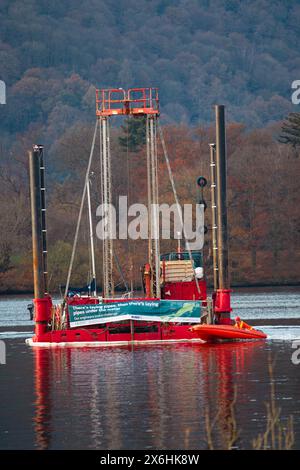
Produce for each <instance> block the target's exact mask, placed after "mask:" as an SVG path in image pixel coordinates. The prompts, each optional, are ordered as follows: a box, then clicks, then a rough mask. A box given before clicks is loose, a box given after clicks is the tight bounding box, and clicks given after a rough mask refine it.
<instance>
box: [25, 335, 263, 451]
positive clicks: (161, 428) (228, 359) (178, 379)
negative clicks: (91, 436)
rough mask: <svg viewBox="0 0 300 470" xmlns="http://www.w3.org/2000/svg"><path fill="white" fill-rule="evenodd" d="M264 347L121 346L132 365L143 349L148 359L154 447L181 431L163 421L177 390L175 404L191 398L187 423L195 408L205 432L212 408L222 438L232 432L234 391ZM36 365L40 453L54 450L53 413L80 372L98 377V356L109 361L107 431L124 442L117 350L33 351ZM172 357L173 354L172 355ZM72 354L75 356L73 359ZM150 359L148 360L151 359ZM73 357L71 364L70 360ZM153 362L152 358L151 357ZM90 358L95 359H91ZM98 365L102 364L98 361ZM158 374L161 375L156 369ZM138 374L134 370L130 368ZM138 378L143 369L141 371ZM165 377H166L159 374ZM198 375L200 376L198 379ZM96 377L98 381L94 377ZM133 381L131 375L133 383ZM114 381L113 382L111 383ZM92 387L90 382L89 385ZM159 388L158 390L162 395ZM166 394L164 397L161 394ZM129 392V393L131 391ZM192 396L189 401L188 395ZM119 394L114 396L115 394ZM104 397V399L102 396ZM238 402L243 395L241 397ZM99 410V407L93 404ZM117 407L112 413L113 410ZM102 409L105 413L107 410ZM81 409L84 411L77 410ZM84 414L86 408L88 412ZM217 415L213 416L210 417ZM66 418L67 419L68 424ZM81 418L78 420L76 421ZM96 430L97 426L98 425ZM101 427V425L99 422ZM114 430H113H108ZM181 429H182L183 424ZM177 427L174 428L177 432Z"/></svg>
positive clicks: (243, 384) (252, 344)
mask: <svg viewBox="0 0 300 470" xmlns="http://www.w3.org/2000/svg"><path fill="white" fill-rule="evenodd" d="M261 344H265V343H264V341H253V342H244V343H242V342H240V343H237V342H236V343H222V344H202V345H174V346H170V345H169V346H166V349H164V348H165V347H164V346H163V345H160V346H147V347H142V346H138V347H136V348H134V349H133V348H132V347H128V348H126V347H124V348H119V353H120V354H126V355H128V365H130V363H131V359H133V358H134V356H132V355H134V354H135V352H136V351H141V350H142V351H143V352H144V354H145V357H146V359H144V361H145V363H146V365H147V367H146V371H145V375H146V377H144V379H145V382H144V383H145V385H146V388H147V390H146V392H145V393H146V396H147V407H148V408H149V410H150V411H149V414H150V417H151V423H150V424H151V425H152V426H151V427H153V429H155V430H156V431H157V432H156V434H155V436H154V437H153V440H154V447H157V448H160V447H162V446H163V443H165V442H166V435H167V434H168V433H169V432H172V431H174V432H175V430H176V431H177V428H178V426H179V427H180V426H181V423H180V422H178V421H177V422H171V423H170V424H169V423H168V422H166V421H164V420H163V414H164V413H165V412H166V411H169V410H168V407H169V404H170V401H172V400H173V401H172V404H173V406H174V391H175V393H176V394H177V397H176V400H178V403H180V401H181V400H184V399H188V401H190V403H191V404H192V406H191V407H190V410H188V411H187V413H191V414H190V415H189V414H188V415H186V416H185V418H187V419H188V420H189V419H190V420H191V421H192V419H193V418H194V417H195V416H193V410H194V412H195V413H196V416H197V419H199V421H202V423H200V424H201V427H202V428H204V417H205V410H206V409H209V411H210V413H211V414H213V413H215V410H217V411H218V417H219V419H218V423H219V431H220V434H221V435H222V434H224V435H226V433H227V434H230V432H231V428H230V426H232V423H231V422H230V416H231V407H232V403H233V400H234V395H235V387H236V384H237V383H238V379H239V376H240V374H242V373H243V372H244V371H245V370H246V369H248V368H249V367H250V364H251V363H252V362H253V355H254V354H255V353H256V351H258V350H259V346H260V345H261ZM158 350H159V352H160V354H159V361H158V362H157V364H156V366H157V370H155V367H153V358H152V361H151V354H152V353H153V352H156V353H157V351H158ZM165 351H168V353H170V351H171V352H172V354H171V356H170V354H169V355H168V360H170V357H171V363H167V361H166V357H167V356H166V355H167V352H165ZM186 352H188V354H187V355H186V356H185V357H188V359H189V363H183V362H182V357H183V355H184V354H186ZM33 353H34V363H35V396H36V400H35V416H34V428H35V435H36V446H37V448H39V449H49V448H50V447H51V439H52V433H53V432H54V431H55V430H54V429H53V423H52V419H53V409H54V408H55V407H61V406H63V396H62V393H64V394H66V395H67V396H69V395H71V389H72V380H73V378H74V376H75V375H76V373H80V371H82V370H84V371H86V372H87V373H89V372H90V375H91V379H93V376H95V377H96V378H97V371H96V362H94V364H95V368H94V367H93V361H94V360H96V361H97V358H98V355H99V358H100V359H101V356H102V357H103V356H104V357H106V358H107V357H109V358H110V360H109V363H107V364H105V363H104V364H102V366H103V368H104V369H105V370H106V369H107V370H108V371H109V374H108V375H107V379H106V380H105V386H106V387H107V390H108V392H109V393H108V394H107V397H106V402H105V403H104V405H103V410H104V411H105V410H106V412H107V416H106V418H107V423H106V424H107V426H108V428H107V430H108V431H109V432H110V433H112V432H113V433H114V435H115V436H117V438H116V439H117V440H118V442H120V443H123V441H124V436H123V435H122V430H121V423H120V419H119V417H118V416H117V415H118V414H119V413H120V410H119V407H118V404H117V403H115V402H114V403H111V402H110V397H111V396H113V394H114V393H113V392H116V391H117V392H121V393H122V386H123V385H122V378H117V377H116V374H118V373H121V372H120V371H117V370H115V369H114V365H115V364H114V358H115V359H116V356H114V354H117V355H118V352H116V351H114V352H113V351H111V356H110V353H109V351H108V350H106V351H105V352H104V350H103V349H101V348H100V349H98V348H97V349H90V348H82V349H80V350H79V349H72V348H49V349H47V348H34V349H33ZM173 353H174V354H173ZM73 355H74V356H73ZM148 355H149V356H148ZM72 356H73V361H72ZM148 358H149V359H148ZM91 359H92V360H91ZM97 362H98V361H97ZM87 364H89V367H90V368H91V369H90V371H89V370H86V368H87ZM170 368H171V373H167V371H170ZM158 370H159V373H157V371H158ZM132 373H133V375H134V369H132ZM137 373H138V374H140V371H139V370H137ZM160 374H162V375H163V376H161V375H160ZM199 374H200V375H201V377H200V379H201V380H199ZM95 377H94V378H95ZM60 380H61V381H62V382H63V383H64V385H63V392H62V391H61V390H62V389H60V391H59V392H58V395H55V400H56V402H55V400H54V398H53V396H52V389H53V384H54V383H55V382H57V381H60ZM134 381H135V377H132V383H133V384H134ZM110 382H111V383H110ZM246 383H247V382H246V381H242V382H241V383H238V385H239V390H238V391H239V393H241V394H242V395H243V396H246V395H247V393H246V390H243V388H245V387H246ZM187 384H189V385H190V388H189V390H188V392H187V391H186V388H187ZM88 386H90V384H88ZM93 386H94V387H97V386H98V382H97V380H96V379H95V380H94V382H93ZM158 390H159V392H158ZM162 391H163V394H162V393H161V392H162ZM127 393H128V391H127ZM187 393H188V394H189V395H188V397H187V396H186V394H187ZM198 394H201V407H200V408H201V409H200V411H199V409H197V407H198V408H199V400H198V401H197V399H198V398H199V396H198ZM115 395H116V393H115ZM102 398H103V399H104V398H105V397H102ZM238 398H239V397H238ZM95 406H97V403H96V404H95ZM111 406H113V409H110V407H111ZM103 410H102V412H103ZM78 411H81V410H78ZM85 411H86V410H85ZM88 413H90V420H91V421H92V422H93V420H95V418H96V416H97V415H96V414H95V409H94V408H93V407H91V408H90V409H89V411H88ZM213 418H214V415H212V419H213ZM67 419H68V418H67V416H66V420H67ZM78 419H80V418H78ZM94 424H95V426H97V423H94ZM98 426H99V423H98ZM112 426H113V428H114V429H113V431H112V430H111V429H110V428H111V427H112ZM182 426H183V425H182ZM175 427H176V429H175ZM190 431H191V429H190V427H189V426H187V425H185V427H182V435H183V438H184V446H185V447H186V448H188V447H189V446H190V442H189V436H190Z"/></svg>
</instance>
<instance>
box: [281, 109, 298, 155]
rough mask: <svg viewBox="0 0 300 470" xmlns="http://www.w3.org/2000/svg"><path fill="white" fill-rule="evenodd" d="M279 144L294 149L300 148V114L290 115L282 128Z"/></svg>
mask: <svg viewBox="0 0 300 470" xmlns="http://www.w3.org/2000/svg"><path fill="white" fill-rule="evenodd" d="M281 132H282V134H281V136H280V137H279V142H281V143H282V144H289V145H292V146H293V147H298V146H300V113H290V114H289V115H288V117H287V118H286V120H285V121H284V123H283V126H282V128H281Z"/></svg>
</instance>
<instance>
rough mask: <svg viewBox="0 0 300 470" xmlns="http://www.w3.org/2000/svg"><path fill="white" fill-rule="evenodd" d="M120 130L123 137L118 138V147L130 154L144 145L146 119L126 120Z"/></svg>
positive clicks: (134, 118) (133, 118)
mask: <svg viewBox="0 0 300 470" xmlns="http://www.w3.org/2000/svg"><path fill="white" fill-rule="evenodd" d="M121 128H122V131H123V134H124V135H123V136H120V137H119V144H120V146H121V147H122V148H123V149H124V150H127V149H128V150H129V151H130V152H138V151H139V150H140V148H141V147H143V146H144V145H145V143H146V118H145V117H144V116H143V117H131V118H127V119H126V120H125V124H124V125H122V126H121Z"/></svg>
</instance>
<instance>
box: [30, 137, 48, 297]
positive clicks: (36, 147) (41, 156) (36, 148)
mask: <svg viewBox="0 0 300 470" xmlns="http://www.w3.org/2000/svg"><path fill="white" fill-rule="evenodd" d="M33 150H34V152H37V153H39V162H40V183H41V212H42V214H41V217H42V240H43V274H44V288H45V294H46V295H47V294H48V269H47V266H48V260H47V255H48V251H47V227H46V186H45V163H44V147H43V145H34V147H33Z"/></svg>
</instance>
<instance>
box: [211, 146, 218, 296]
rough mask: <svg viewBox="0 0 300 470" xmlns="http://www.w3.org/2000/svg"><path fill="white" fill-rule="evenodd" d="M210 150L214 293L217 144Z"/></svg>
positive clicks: (216, 255)
mask: <svg viewBox="0 0 300 470" xmlns="http://www.w3.org/2000/svg"><path fill="white" fill-rule="evenodd" d="M209 149H210V179H211V185H210V190H211V234H212V250H213V276H214V291H216V290H217V289H218V287H219V282H218V281H219V280H218V241H217V235H218V234H217V230H218V227H217V203H216V162H215V152H216V144H209Z"/></svg>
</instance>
